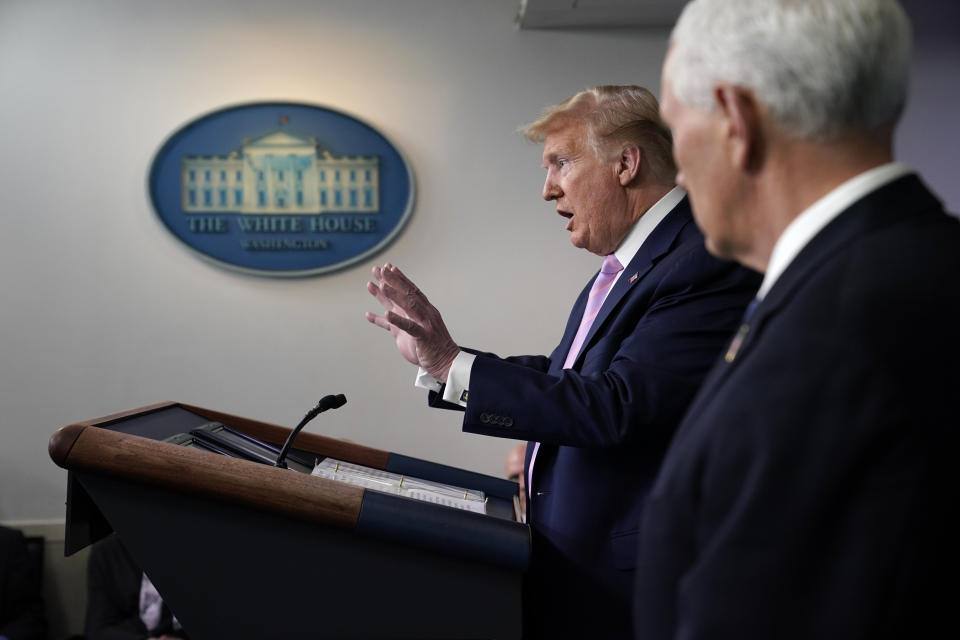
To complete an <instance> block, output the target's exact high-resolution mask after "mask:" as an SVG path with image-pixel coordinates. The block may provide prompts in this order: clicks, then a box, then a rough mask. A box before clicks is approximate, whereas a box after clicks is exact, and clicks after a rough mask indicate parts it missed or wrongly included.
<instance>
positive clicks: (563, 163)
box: [557, 160, 567, 167]
mask: <svg viewBox="0 0 960 640" xmlns="http://www.w3.org/2000/svg"><path fill="white" fill-rule="evenodd" d="M557 166H558V167H565V166H567V161H566V160H557Z"/></svg>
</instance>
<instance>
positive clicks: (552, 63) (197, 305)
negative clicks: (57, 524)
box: [0, 0, 958, 522]
mask: <svg viewBox="0 0 960 640" xmlns="http://www.w3.org/2000/svg"><path fill="white" fill-rule="evenodd" d="M518 4H519V3H518V1H517V0H382V1H379V2H378V1H374V0H274V1H273V2H270V3H265V2H259V1H252V0H242V1H239V0H234V1H228V0H211V1H206V2H198V1H195V0H190V1H183V0H167V1H164V2H152V1H146V0H140V1H133V0H98V1H93V0H88V1H86V2H71V1H44V0H3V1H2V2H0V150H2V153H0V239H2V242H3V249H2V250H0V521H6V522H9V521H23V520H43V519H58V518H62V517H63V513H64V508H63V500H64V488H65V483H66V477H65V472H63V471H61V470H60V469H58V468H57V467H56V466H54V464H53V463H52V462H51V461H50V460H49V458H48V456H47V452H46V444H47V440H48V438H49V437H50V435H51V434H52V433H53V432H54V431H55V430H56V429H57V428H58V427H59V426H61V425H64V424H67V423H70V422H73V421H76V420H81V419H86V418H92V417H95V416H99V415H103V414H106V413H110V412H113V411H117V410H121V409H126V408H131V407H136V406H140V405H144V404H149V403H153V402H157V401H161V400H179V401H184V402H190V403H195V404H199V405H202V406H207V407H210V408H213V409H218V410H223V411H228V412H232V413H238V414H241V415H247V416H250V417H253V418H258V419H263V420H268V421H271V422H277V423H281V424H289V425H292V424H295V423H296V422H297V421H298V420H299V419H300V417H301V416H302V415H303V413H304V412H305V411H306V410H307V409H308V408H310V407H311V406H312V405H313V403H314V402H315V401H316V399H317V398H318V397H319V396H321V395H324V394H327V393H340V392H342V393H345V394H346V395H347V397H348V398H349V403H348V404H347V405H346V406H345V407H343V408H342V409H340V410H339V411H337V412H331V413H327V414H324V415H323V416H322V417H321V418H320V419H318V421H317V422H315V423H313V424H312V425H311V426H310V427H309V429H310V430H313V431H317V432H322V433H326V434H330V435H334V436H338V437H344V438H349V439H352V440H355V441H358V442H362V443H365V444H368V445H372V446H375V447H380V448H383V449H387V450H390V451H397V452H401V453H405V454H408V455H413V456H418V457H423V458H428V459H433V460H438V461H443V462H446V463H449V464H453V465H457V466H462V467H467V468H470V469H475V470H478V471H483V472H487V473H493V474H499V473H500V472H501V469H502V462H503V457H504V454H505V453H506V451H507V450H508V449H509V447H510V446H511V444H512V443H511V442H508V441H502V440H497V439H494V438H484V437H480V436H473V435H465V434H462V433H461V432H460V417H459V416H458V415H457V414H453V413H448V412H441V411H432V410H428V409H427V408H426V406H425V398H424V396H423V394H421V393H418V392H416V391H414V390H413V389H412V377H413V371H412V370H411V368H410V367H409V365H407V364H406V363H405V362H403V361H402V360H401V359H400V357H399V356H398V355H397V354H396V353H395V352H394V351H393V347H392V344H391V343H390V340H389V337H388V335H387V334H386V333H385V332H383V331H381V330H378V329H375V328H374V327H372V326H371V325H368V324H367V323H366V322H365V320H364V319H363V312H364V311H366V310H369V309H373V308H374V307H375V303H373V301H372V300H371V299H369V296H368V295H367V294H366V292H365V291H364V288H363V287H364V282H365V281H366V279H367V277H368V275H367V274H368V272H369V267H370V266H371V265H372V264H373V261H370V262H368V263H367V264H364V265H361V266H356V267H353V268H350V269H348V270H345V271H342V272H339V273H336V274H333V275H329V276H325V277H319V278H313V279H306V280H294V281H282V280H268V279H260V278H253V277H248V276H242V275H238V274H235V273H232V272H228V271H224V270H221V269H219V268H217V267H214V266H211V265H209V264H207V263H206V262H203V261H201V260H198V259H197V258H195V257H194V256H193V255H191V254H190V253H189V252H188V251H186V250H185V249H184V247H183V246H181V245H180V244H179V243H178V241H176V240H174V239H173V238H172V237H171V236H170V235H169V234H168V233H167V232H166V231H165V230H164V229H163V228H162V226H161V225H160V223H159V222H157V221H156V220H155V218H154V214H153V213H152V212H151V210H150V206H149V203H148V198H147V194H146V188H145V185H146V173H147V170H148V165H149V162H150V160H151V158H152V155H153V154H154V152H155V151H156V150H157V148H158V146H159V145H160V144H161V143H162V142H163V141H164V139H165V138H166V136H168V135H169V134H170V133H172V132H173V131H174V130H175V129H177V128H178V127H179V126H181V125H182V124H184V123H185V122H187V121H189V120H191V119H193V118H195V117H196V116H198V115H199V114H202V113H206V112H209V111H211V110H213V109H216V108H219V107H221V106H225V105H230V104H236V103H239V102H247V101H254V100H273V99H283V100H296V101H304V102H309V103H317V104H321V105H328V106H332V107H336V108H338V109H341V110H344V111H347V112H349V113H352V114H353V115H355V116H357V117H359V118H361V119H363V120H365V121H368V122H370V123H371V124H373V125H375V126H377V127H379V128H380V129H381V130H382V131H383V132H384V133H386V135H387V136H388V137H390V138H391V139H392V140H393V142H394V143H395V144H397V145H398V146H399V147H400V148H401V149H402V150H403V152H404V153H405V154H406V156H407V158H408V160H409V161H410V163H411V165H412V166H413V168H414V171H415V173H416V176H417V180H418V202H417V206H416V210H415V213H414V216H413V218H412V220H411V222H410V223H409V225H408V227H407V229H406V230H405V232H404V233H403V234H402V235H401V237H400V238H399V239H398V240H397V241H396V242H395V243H394V244H393V245H392V246H391V247H390V248H389V249H387V250H386V251H385V252H383V253H382V254H381V255H380V256H378V257H377V260H378V261H385V260H390V261H392V262H394V263H396V264H398V265H401V266H402V267H404V268H405V269H406V270H407V272H408V273H409V274H410V275H411V276H412V277H414V278H415V279H416V281H417V282H418V283H419V284H420V286H421V288H423V289H424V290H425V291H426V292H427V293H428V294H429V295H430V297H431V299H432V300H433V301H434V302H435V303H436V304H437V305H438V306H439V307H440V308H441V309H442V310H444V312H445V317H446V319H447V321H448V324H449V326H450V327H451V328H452V331H453V334H454V338H456V339H457V340H458V341H460V342H462V343H464V344H469V345H473V346H478V347H482V348H486V349H490V350H494V351H498V352H501V353H543V352H548V351H549V350H550V349H551V348H552V347H553V346H554V344H555V342H556V341H557V339H558V338H559V336H560V333H561V331H562V328H563V327H562V325H563V321H564V319H565V316H566V313H567V310H568V309H569V306H570V304H571V302H572V301H573V299H574V297H575V296H576V294H577V292H578V291H579V289H580V287H581V286H582V284H583V283H584V282H585V281H586V279H587V278H588V277H589V276H590V274H591V272H592V270H593V269H594V268H596V266H597V265H596V263H597V259H596V258H595V257H594V256H591V255H590V254H587V253H585V252H582V251H577V250H575V249H574V248H572V247H571V246H570V244H569V241H568V239H567V234H566V232H565V231H564V230H563V227H564V224H565V221H564V220H562V219H561V218H559V217H557V216H556V215H555V214H554V213H553V207H552V206H551V205H550V204H546V203H544V202H542V201H541V200H540V186H541V181H542V178H543V171H542V169H541V168H540V149H539V148H538V147H537V146H536V145H531V144H528V143H526V142H524V141H523V140H522V139H521V138H520V137H519V136H518V135H517V134H516V133H515V129H516V127H517V126H518V125H520V124H522V123H524V122H528V121H530V120H532V119H533V118H534V117H535V116H536V115H537V113H538V112H539V110H540V109H541V108H542V107H543V106H545V105H547V104H551V103H554V102H557V101H559V100H561V99H563V98H565V97H567V96H568V95H569V94H571V93H572V92H574V91H577V90H579V89H581V88H583V87H585V86H588V85H591V84H598V83H637V84H643V85H647V86H649V87H651V88H653V89H657V88H658V87H659V74H660V64H661V62H662V58H663V53H664V47H665V43H666V37H667V32H666V30H618V31H606V32H563V31H541V32H521V31H518V30H517V29H516V28H515V27H514V25H513V17H514V14H515V12H516V9H517V6H518ZM949 73H951V72H950V71H949V70H948V69H946V68H944V69H940V70H935V71H934V72H933V76H931V75H930V74H927V75H926V76H925V77H924V78H923V81H924V82H926V83H928V84H927V85H924V86H926V87H927V89H924V87H919V88H918V87H916V86H915V91H919V93H920V98H919V102H920V104H921V106H922V105H923V104H924V100H925V99H926V104H932V103H933V102H934V99H933V98H932V97H928V98H924V91H926V92H927V94H928V95H929V96H933V95H934V94H935V93H936V91H937V88H936V87H937V85H938V84H941V85H942V84H943V83H945V82H948V81H949V82H952V81H953V80H952V76H949V75H948V74H949ZM938 74H939V75H938ZM945 78H948V79H949V80H948V79H945ZM915 100H916V98H915ZM911 108H913V107H911ZM936 113H938V114H939V113H943V114H944V116H943V117H945V118H947V117H950V118H952V117H953V116H948V115H946V114H947V113H948V112H944V111H942V110H938V111H936ZM949 113H951V114H952V113H956V109H953V110H952V111H950V112H949ZM908 115H909V113H908ZM917 122H918V125H917V126H916V131H911V132H908V134H909V136H910V140H911V142H912V143H914V144H915V145H916V149H917V150H918V153H917V156H918V157H915V158H909V157H908V158H907V159H908V160H909V161H911V162H913V163H914V164H916V165H918V166H920V167H921V168H922V167H923V162H922V160H923V158H922V156H923V154H924V153H925V152H926V151H928V150H929V149H931V148H937V147H938V145H940V144H941V143H940V140H941V138H942V136H941V135H939V134H938V123H937V122H935V121H934V122H930V121H929V119H927V120H925V121H923V122H920V121H917ZM941 124H942V126H940V127H939V128H940V129H942V128H943V126H946V125H945V124H943V123H941ZM951 126H952V125H951ZM943 155H944V156H946V152H944V153H943ZM918 160H919V161H920V162H918ZM934 186H937V185H936V184H935V185H934ZM954 193H956V191H954ZM948 202H949V200H948ZM954 202H956V200H954ZM953 207H954V209H957V208H958V207H957V206H956V204H954V205H953Z"/></svg>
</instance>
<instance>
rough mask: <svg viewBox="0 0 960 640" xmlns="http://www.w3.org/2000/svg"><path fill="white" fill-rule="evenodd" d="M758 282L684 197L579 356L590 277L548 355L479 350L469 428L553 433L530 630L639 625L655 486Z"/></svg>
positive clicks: (537, 502)
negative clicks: (640, 538)
mask: <svg viewBox="0 0 960 640" xmlns="http://www.w3.org/2000/svg"><path fill="white" fill-rule="evenodd" d="M759 283H760V280H759V275H758V274H756V273H754V272H750V271H747V270H745V269H743V268H741V267H738V266H737V265H735V264H734V263H730V262H723V261H720V260H717V259H715V258H713V257H712V256H710V255H709V254H708V253H707V252H706V250H705V249H704V246H703V237H702V236H701V234H700V232H699V230H698V229H697V227H696V225H695V224H694V222H693V220H692V218H691V215H690V209H689V205H688V204H687V202H686V200H684V201H682V202H681V203H680V204H679V205H678V206H677V207H675V208H674V210H673V211H671V212H670V213H669V214H668V215H667V217H666V218H664V220H663V221H661V223H660V224H659V225H657V227H656V229H654V231H653V232H652V233H651V234H650V236H649V237H648V238H647V240H646V241H645V242H644V243H643V245H642V246H641V248H640V250H639V251H638V252H637V254H636V256H635V257H634V258H633V260H632V261H631V262H630V264H628V265H627V266H626V268H625V269H624V271H623V273H622V274H621V275H620V278H619V279H618V280H617V282H616V284H615V285H614V287H613V289H612V290H611V292H610V294H609V295H608V297H607V299H606V301H605V302H604V304H603V307H602V308H601V310H600V312H599V314H598V316H597V318H596V320H595V321H594V324H593V327H592V329H591V332H590V335H589V336H588V337H587V340H586V341H585V343H584V346H583V348H582V349H581V351H580V355H579V357H578V359H577V361H576V363H575V364H574V366H573V368H572V369H570V370H563V369H562V367H563V362H564V360H565V358H566V355H567V351H568V350H569V348H570V344H571V342H572V341H573V338H574V335H575V334H576V332H577V329H578V327H579V325H580V319H581V317H582V315H583V310H584V308H585V306H586V301H587V296H588V293H589V291H590V287H591V284H592V281H591V282H590V283H588V284H587V286H586V287H585V288H584V289H583V292H582V293H581V294H580V297H579V298H578V299H577V302H576V304H575V305H574V307H573V310H572V311H571V313H570V319H569V320H568V322H567V327H566V330H565V332H564V335H563V339H562V340H561V341H560V344H559V346H558V347H557V348H556V349H555V350H554V352H553V353H552V354H551V355H550V357H544V356H521V357H512V358H505V359H501V358H497V357H495V356H493V355H491V354H479V357H477V359H476V360H475V362H474V364H473V368H472V369H471V374H470V390H469V401H468V403H467V407H466V415H465V417H464V421H463V429H464V431H468V432H472V433H482V434H486V435H493V436H501V437H507V438H516V439H526V440H531V441H537V442H541V443H542V444H541V446H540V450H539V453H538V454H537V460H536V464H535V465H534V470H533V486H532V488H531V489H532V491H531V493H532V494H533V495H532V497H531V499H530V501H529V508H528V509H529V511H528V521H529V522H530V523H531V525H532V530H533V533H534V541H533V554H532V559H531V568H530V570H529V572H528V581H527V589H526V595H525V602H524V609H525V617H526V619H527V623H528V636H530V637H554V638H555V637H597V638H600V637H603V638H610V637H628V636H629V635H630V602H631V599H630V598H631V591H632V583H633V567H634V563H635V561H636V550H637V534H638V528H639V524H640V516H641V514H642V512H643V508H644V502H645V499H646V495H647V492H648V490H649V489H650V486H651V485H652V483H653V479H654V476H655V474H656V471H657V468H658V467H659V464H660V461H661V459H662V456H663V453H664V451H665V449H666V446H667V444H668V442H669V440H670V438H671V436H672V435H673V433H674V430H675V428H676V426H677V425H678V424H679V422H680V418H681V416H682V415H683V412H684V410H685V409H686V407H687V404H688V403H689V402H690V400H691V399H692V398H693V395H694V393H695V392H696V390H697V388H698V387H699V385H700V382H701V381H702V379H703V376H704V375H705V374H706V372H707V370H708V369H709V367H710V365H711V364H712V363H713V361H714V360H715V359H716V357H717V354H718V353H719V352H720V349H721V348H722V347H723V345H724V344H725V343H726V340H727V339H728V337H729V336H730V334H731V332H732V331H733V330H734V329H735V328H736V325H737V322H738V320H739V319H740V317H741V315H742V313H743V310H744V307H745V306H746V304H747V303H748V301H749V300H750V299H751V298H752V297H753V294H754V293H755V291H756V289H757V287H758V286H759ZM432 401H433V403H434V404H439V403H438V402H436V396H434V397H433V399H432ZM531 450H532V446H531V447H528V455H529V452H530V451H531ZM527 463H528V465H529V460H528V461H527Z"/></svg>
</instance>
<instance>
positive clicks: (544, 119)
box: [520, 85, 677, 185]
mask: <svg viewBox="0 0 960 640" xmlns="http://www.w3.org/2000/svg"><path fill="white" fill-rule="evenodd" d="M567 122H583V123H585V124H586V125H587V137H588V140H589V142H590V145H591V147H593V150H594V152H595V153H596V154H597V156H602V155H604V154H605V153H610V152H614V151H616V152H617V153H619V152H620V149H619V148H616V147H620V146H622V145H623V144H625V143H626V144H635V145H637V146H638V147H640V148H641V149H642V150H643V152H644V157H645V159H646V162H647V166H648V167H649V169H650V172H651V174H652V175H653V177H654V179H655V180H656V181H657V182H659V183H662V184H669V185H672V184H673V183H674V180H675V179H676V175H677V166H676V164H675V163H674V161H673V151H672V144H673V136H671V135H670V129H669V128H668V127H667V125H666V124H665V123H664V122H663V120H661V119H660V105H659V104H658V103H657V99H656V97H655V96H654V95H653V94H652V93H650V91H648V90H647V89H644V88H643V87H638V86H635V85H622V86H621V85H603V86H599V87H591V88H589V89H585V90H583V91H580V92H579V93H575V94H574V95H572V96H570V97H569V98H567V99H566V100H564V101H563V102H561V103H559V104H555V105H553V106H551V107H547V108H546V109H544V110H543V112H542V113H541V114H540V117H539V118H538V119H537V120H536V121H534V122H531V123H530V124H528V125H525V126H523V127H521V128H520V132H521V133H522V134H523V135H524V136H525V137H526V138H527V140H530V141H532V142H543V141H544V139H545V138H546V137H547V133H548V132H549V131H550V130H551V129H553V128H555V127H557V126H560V125H562V124H565V123H567Z"/></svg>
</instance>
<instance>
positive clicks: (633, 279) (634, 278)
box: [629, 272, 640, 284]
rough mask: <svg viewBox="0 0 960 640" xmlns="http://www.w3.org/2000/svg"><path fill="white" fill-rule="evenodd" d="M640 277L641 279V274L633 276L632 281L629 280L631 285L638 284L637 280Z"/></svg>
mask: <svg viewBox="0 0 960 640" xmlns="http://www.w3.org/2000/svg"><path fill="white" fill-rule="evenodd" d="M639 277H640V273H639V272H638V273H635V274H633V275H632V276H630V280H629V282H630V284H633V283H634V282H636V281H637V278H639Z"/></svg>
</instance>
